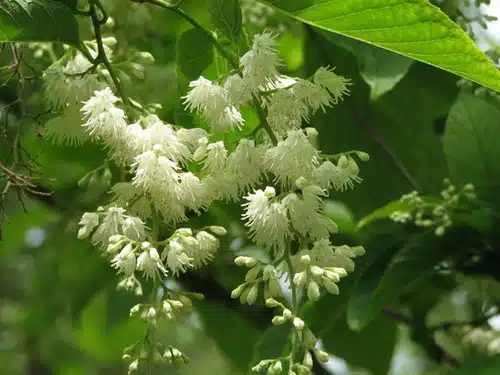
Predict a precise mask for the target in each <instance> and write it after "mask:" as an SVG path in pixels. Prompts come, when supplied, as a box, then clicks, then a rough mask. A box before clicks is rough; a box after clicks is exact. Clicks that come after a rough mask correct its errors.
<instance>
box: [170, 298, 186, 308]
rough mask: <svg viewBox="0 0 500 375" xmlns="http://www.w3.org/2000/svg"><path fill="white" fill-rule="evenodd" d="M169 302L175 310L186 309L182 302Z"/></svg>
mask: <svg viewBox="0 0 500 375" xmlns="http://www.w3.org/2000/svg"><path fill="white" fill-rule="evenodd" d="M169 302H170V304H171V305H172V307H173V308H174V309H182V308H183V307H184V304H183V303H182V302H181V301H178V300H171V301H169Z"/></svg>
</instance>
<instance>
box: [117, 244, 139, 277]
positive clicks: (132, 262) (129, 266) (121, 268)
mask: <svg viewBox="0 0 500 375" xmlns="http://www.w3.org/2000/svg"><path fill="white" fill-rule="evenodd" d="M111 266H112V267H113V268H116V269H117V270H118V273H123V274H125V276H131V275H132V274H133V273H134V271H135V267H136V258H135V253H134V248H133V245H132V244H131V243H129V244H127V245H126V246H125V247H124V248H123V249H122V250H121V251H120V252H119V253H118V254H116V255H115V256H114V258H113V259H112V260H111Z"/></svg>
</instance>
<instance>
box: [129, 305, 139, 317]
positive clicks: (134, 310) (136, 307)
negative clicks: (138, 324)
mask: <svg viewBox="0 0 500 375" xmlns="http://www.w3.org/2000/svg"><path fill="white" fill-rule="evenodd" d="M140 309H141V304H140V303H138V304H137V305H135V306H133V307H132V308H131V309H130V316H133V315H135V314H137V313H138V312H139V310H140Z"/></svg>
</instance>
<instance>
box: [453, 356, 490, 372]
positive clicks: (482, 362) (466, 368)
mask: <svg viewBox="0 0 500 375" xmlns="http://www.w3.org/2000/svg"><path fill="white" fill-rule="evenodd" d="M499 373H500V355H496V356H493V357H482V358H474V359H471V360H469V361H466V362H465V363H463V364H462V365H461V366H460V367H459V368H458V369H457V370H456V371H454V372H453V373H452V374H453V375H497V374H499Z"/></svg>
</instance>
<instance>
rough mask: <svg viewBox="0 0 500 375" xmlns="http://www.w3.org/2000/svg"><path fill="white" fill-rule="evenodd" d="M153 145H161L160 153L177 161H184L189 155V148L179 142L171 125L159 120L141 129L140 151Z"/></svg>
mask: <svg viewBox="0 0 500 375" xmlns="http://www.w3.org/2000/svg"><path fill="white" fill-rule="evenodd" d="M154 145H162V147H163V148H162V155H163V156H165V157H167V158H168V159H170V160H173V161H175V162H177V163H179V162H184V161H185V160H186V159H188V158H189V157H190V156H191V152H190V151H189V148H188V147H187V146H186V145H185V144H184V143H182V142H181V140H180V139H179V137H178V136H177V134H176V133H175V131H174V129H173V128H172V126H171V125H169V124H164V123H163V122H161V121H160V120H158V121H156V122H155V123H153V124H151V125H150V126H148V127H147V128H146V129H144V130H143V134H142V146H143V149H142V150H140V152H144V151H146V150H149V149H151V148H153V146H154Z"/></svg>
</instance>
